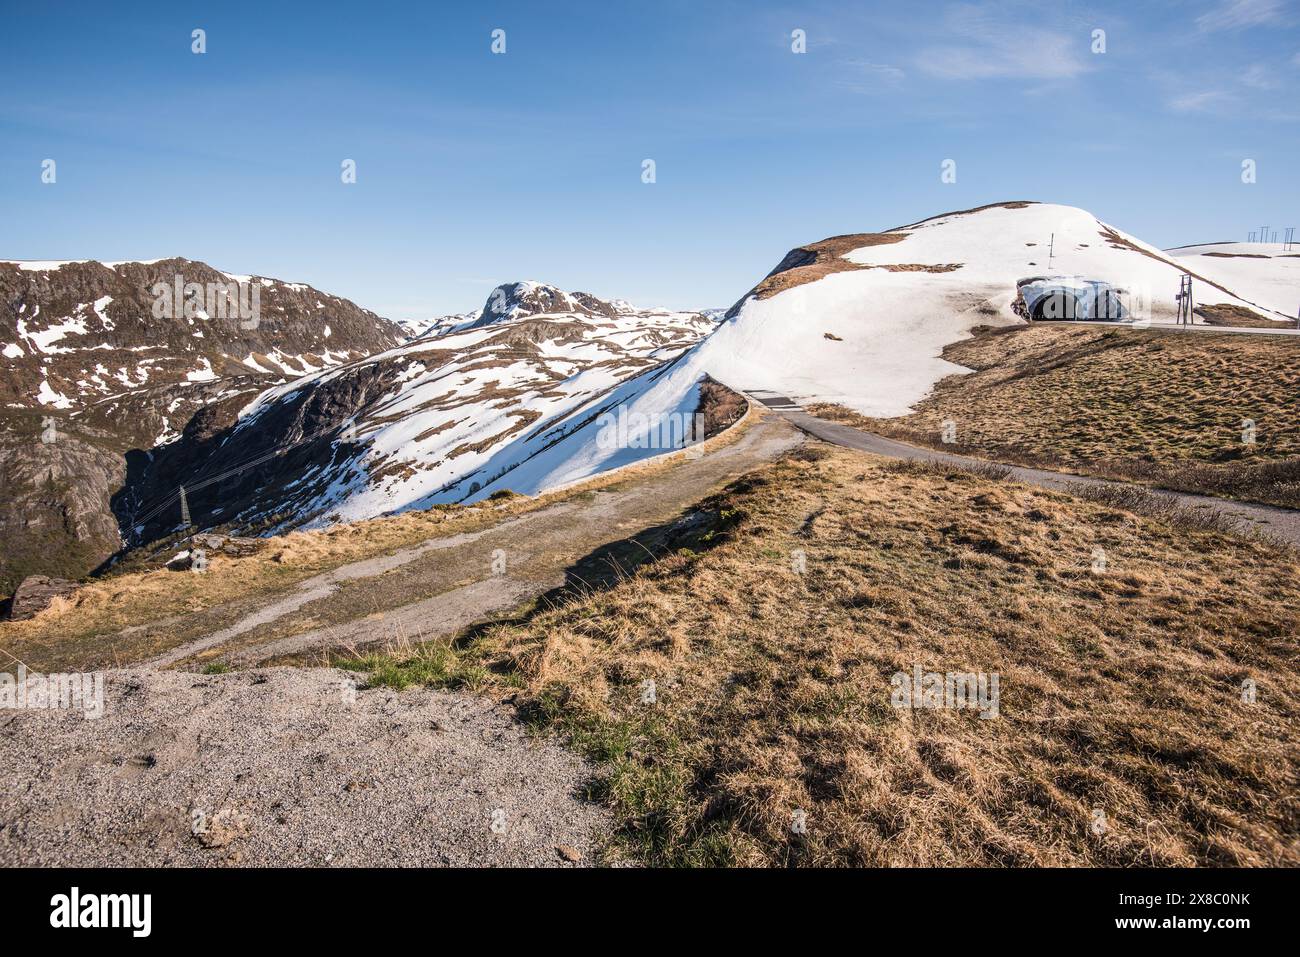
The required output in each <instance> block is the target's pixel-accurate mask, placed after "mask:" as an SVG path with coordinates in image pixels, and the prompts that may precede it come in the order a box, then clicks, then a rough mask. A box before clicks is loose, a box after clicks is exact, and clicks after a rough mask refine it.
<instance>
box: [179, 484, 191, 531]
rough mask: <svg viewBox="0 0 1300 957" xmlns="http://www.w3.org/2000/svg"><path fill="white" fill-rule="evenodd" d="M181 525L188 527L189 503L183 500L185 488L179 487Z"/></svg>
mask: <svg viewBox="0 0 1300 957" xmlns="http://www.w3.org/2000/svg"><path fill="white" fill-rule="evenodd" d="M180 488H181V525H183V526H184V527H185V528H189V527H190V503H189V502H187V501H186V500H185V486H184V485H182V486H181V487H180Z"/></svg>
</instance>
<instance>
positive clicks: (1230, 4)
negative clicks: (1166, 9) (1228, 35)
mask: <svg viewBox="0 0 1300 957" xmlns="http://www.w3.org/2000/svg"><path fill="white" fill-rule="evenodd" d="M1281 14H1282V3H1281V0H1225V2H1222V3H1219V4H1218V5H1217V6H1216V7H1215V8H1214V9H1213V10H1208V11H1206V12H1205V13H1203V14H1201V15H1200V16H1199V17H1197V18H1196V25H1197V26H1198V27H1200V28H1201V30H1202V31H1204V32H1205V33H1215V32H1218V31H1220V30H1244V29H1245V28H1246V27H1257V26H1260V25H1262V24H1265V23H1273V22H1275V21H1277V20H1279V19H1281Z"/></svg>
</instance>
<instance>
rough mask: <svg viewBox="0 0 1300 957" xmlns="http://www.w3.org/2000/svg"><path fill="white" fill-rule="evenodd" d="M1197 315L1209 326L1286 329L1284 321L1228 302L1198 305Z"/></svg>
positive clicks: (1286, 325)
mask: <svg viewBox="0 0 1300 957" xmlns="http://www.w3.org/2000/svg"><path fill="white" fill-rule="evenodd" d="M1195 311H1196V315H1197V316H1198V317H1199V318H1200V319H1201V320H1202V321H1204V323H1205V324H1206V325H1207V326H1247V327H1249V328H1252V329H1286V328H1288V324H1287V323H1284V322H1272V321H1270V320H1268V319H1263V318H1261V317H1260V316H1258V315H1256V314H1255V312H1253V311H1252V310H1250V309H1247V308H1246V307H1245V306H1233V305H1229V304H1228V303H1226V302H1221V303H1216V304H1214V305H1209V306H1197V307H1196V310H1195Z"/></svg>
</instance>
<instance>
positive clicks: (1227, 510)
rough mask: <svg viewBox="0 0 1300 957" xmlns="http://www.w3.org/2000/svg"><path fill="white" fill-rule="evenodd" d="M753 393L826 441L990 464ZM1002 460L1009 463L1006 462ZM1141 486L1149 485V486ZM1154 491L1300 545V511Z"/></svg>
mask: <svg viewBox="0 0 1300 957" xmlns="http://www.w3.org/2000/svg"><path fill="white" fill-rule="evenodd" d="M747 393H748V395H749V396H750V397H751V398H753V399H754V400H755V401H757V402H761V403H762V404H763V405H765V406H767V407H768V408H769V409H771V410H772V411H774V412H776V413H778V414H779V415H781V416H784V417H785V419H786V420H787V421H788V422H790V424H791V425H794V426H795V427H796V428H798V429H799V430H801V431H803V432H805V433H807V434H808V435H811V436H813V437H814V438H818V439H821V440H822V441H824V442H830V443H831V444H832V445H840V446H843V447H844V448H848V449H857V450H859V451H861V452H873V453H875V454H876V455H884V456H888V457H889V458H895V459H909V460H912V461H923V462H945V463H948V464H951V465H987V464H989V463H988V462H987V461H986V460H983V459H976V458H972V457H970V456H966V455H954V454H952V453H950V452H940V451H938V450H936V449H927V448H923V447H921V446H917V445H909V444H908V443H906V442H899V441H897V440H895V439H887V438H885V437H884V436H883V435H876V434H875V433H874V432H864V431H862V430H861V429H855V428H854V427H853V426H851V425H843V424H841V423H839V422H829V421H827V420H826V419H819V418H817V416H815V415H809V414H808V413H807V412H805V411H804V410H803V409H801V408H799V406H798V405H796V404H795V403H794V401H792V400H791V399H789V398H787V397H786V396H783V395H778V394H776V393H773V392H766V391H763V390H760V389H752V390H747ZM996 464H999V465H1005V463H996ZM1005 467H1006V468H1008V469H1010V471H1011V477H1012V478H1014V479H1015V480H1016V481H1018V482H1025V483H1026V484H1029V485H1037V486H1039V487H1041V488H1046V489H1051V490H1052V491H1056V492H1069V491H1070V486H1072V485H1091V486H1123V485H1125V484H1126V483H1124V482H1114V481H1109V480H1107V479H1099V478H1092V477H1091V476H1087V475H1074V474H1071V473H1069V472H1050V471H1047V470H1045V469H1031V468H1024V467H1022V466H1018V465H1006V466H1005ZM1141 487H1142V488H1144V489H1145V488H1146V486H1141ZM1153 491H1158V492H1159V494H1161V495H1168V496H1170V497H1172V498H1174V499H1176V500H1177V501H1178V503H1179V504H1180V505H1184V506H1186V507H1188V508H1198V509H1200V508H1205V509H1210V510H1212V511H1215V512H1219V513H1220V514H1222V515H1227V516H1229V517H1231V518H1234V519H1238V520H1240V521H1242V522H1243V523H1245V524H1246V527H1248V528H1254V529H1256V530H1258V531H1260V532H1263V533H1265V534H1267V535H1271V536H1273V537H1275V538H1278V539H1281V540H1283V541H1285V542H1287V543H1289V544H1290V545H1292V546H1294V547H1297V548H1300V511H1295V510H1293V509H1286V508H1274V507H1273V506H1270V505H1252V504H1249V503H1246V502H1234V501H1231V500H1229V499H1222V498H1214V497H1213V496H1209V495H1192V494H1189V493H1186V492H1170V491H1166V490H1164V489H1159V490H1153Z"/></svg>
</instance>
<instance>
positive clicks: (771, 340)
mask: <svg viewBox="0 0 1300 957" xmlns="http://www.w3.org/2000/svg"><path fill="white" fill-rule="evenodd" d="M891 232H894V233H899V234H902V235H903V236H904V238H903V239H902V240H900V241H898V242H891V243H881V244H877V245H868V246H863V247H861V248H858V249H855V250H852V251H850V252H849V253H847V254H846V255H845V256H844V258H845V259H846V260H848V262H850V263H853V264H855V265H857V266H859V267H862V268H859V269H851V270H849V271H846V272H834V273H831V274H829V275H826V276H824V277H822V278H821V279H818V280H816V281H813V282H809V283H805V284H803V285H797V286H794V287H792V288H789V289H786V290H785V291H782V292H780V293H777V294H776V295H774V296H771V297H770V298H766V299H757V298H751V299H749V300H747V301H746V302H745V303H744V304H743V306H742V307H741V309H740V312H739V314H738V315H737V316H735V317H734V318H733V319H731V320H730V321H728V322H726V323H724V324H723V325H722V326H721V327H719V328H718V330H717V331H716V332H714V333H713V335H711V336H710V337H709V338H708V339H706V340H705V341H704V342H702V343H701V344H700V345H699V346H697V347H696V349H695V350H693V354H692V355H691V356H690V357H689V360H688V363H687V365H689V367H691V368H692V369H696V370H697V371H699V372H701V373H704V372H707V373H708V374H710V375H712V376H713V377H714V378H716V379H719V380H720V381H722V382H725V383H726V384H728V385H730V386H732V387H733V388H740V389H753V388H758V389H766V390H771V391H774V392H779V393H783V394H785V395H788V396H790V397H791V398H793V399H795V400H796V401H802V402H805V403H807V402H836V403H840V404H842V405H846V406H848V407H849V408H852V409H855V410H856V411H858V412H862V413H863V414H866V415H874V416H881V417H887V416H896V415H903V414H905V413H906V412H908V411H909V410H910V409H911V407H912V406H913V405H914V404H915V403H916V402H918V401H919V400H920V399H922V398H924V397H925V395H926V394H928V393H929V391H930V390H931V389H932V388H933V387H934V385H935V383H937V382H938V381H939V380H940V379H941V378H943V377H944V376H946V375H950V374H953V373H961V372H965V371H968V370H965V369H963V368H962V367H960V366H957V365H954V364H953V363H950V362H947V361H945V360H944V359H942V358H941V353H942V351H943V348H944V346H946V345H949V344H950V343H953V342H957V341H959V340H961V339H963V338H966V337H968V336H969V335H970V330H971V328H972V327H973V326H976V325H982V324H983V325H997V324H1009V323H1017V322H1020V321H1021V320H1020V319H1019V318H1018V317H1017V316H1016V315H1015V314H1014V312H1012V309H1011V304H1012V302H1013V300H1014V299H1015V295H1016V283H1017V281H1018V280H1020V279H1025V278H1029V277H1033V276H1076V277H1086V278H1088V279H1093V280H1101V281H1104V282H1108V283H1110V284H1112V285H1114V286H1116V287H1119V288H1122V289H1127V290H1130V291H1132V292H1140V293H1141V294H1142V295H1145V296H1147V297H1149V300H1150V303H1151V315H1152V318H1154V319H1156V320H1160V319H1168V318H1172V317H1173V315H1174V314H1175V304H1174V299H1173V296H1174V294H1175V293H1176V292H1177V291H1178V285H1179V281H1180V278H1181V276H1182V273H1183V268H1182V267H1180V265H1179V264H1177V263H1175V262H1173V261H1171V260H1169V259H1168V258H1167V257H1166V256H1165V255H1164V254H1163V253H1161V252H1160V251H1159V250H1158V249H1156V248H1154V247H1152V246H1149V245H1147V244H1146V243H1143V242H1141V241H1140V240H1138V239H1136V238H1134V237H1132V236H1129V235H1127V234H1125V233H1123V232H1121V231H1119V230H1117V229H1115V228H1114V227H1111V226H1108V225H1107V224H1105V223H1103V222H1101V221H1100V220H1098V219H1097V218H1096V217H1094V216H1093V215H1092V214H1091V213H1088V212H1086V211H1084V210H1081V209H1076V208H1074V207H1070V206H1056V205H1050V204H1031V205H1025V206H1019V207H1014V206H1013V207H1007V206H999V207H991V208H988V209H982V210H976V211H972V212H966V213H955V214H951V215H947V216H941V217H937V218H935V219H931V220H925V221H923V222H920V223H917V224H914V225H912V226H909V227H903V228H900V229H898V230H892V231H891ZM1049 251H1050V253H1051V259H1050V266H1049V259H1048V255H1049ZM1193 284H1194V294H1195V296H1196V301H1197V302H1198V303H1221V302H1222V303H1228V304H1232V305H1240V306H1249V303H1248V302H1247V301H1246V300H1244V299H1242V298H1241V297H1239V296H1236V295H1233V294H1232V293H1231V292H1228V291H1226V290H1224V289H1220V288H1217V287H1216V286H1214V285H1213V284H1212V283H1211V282H1207V281H1204V280H1201V279H1194V280H1193ZM828 334H829V335H828ZM832 337H833V338H832Z"/></svg>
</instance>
